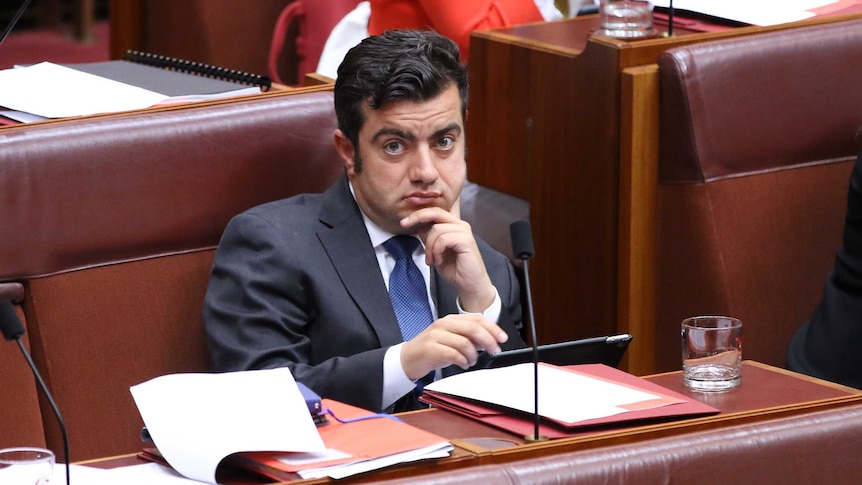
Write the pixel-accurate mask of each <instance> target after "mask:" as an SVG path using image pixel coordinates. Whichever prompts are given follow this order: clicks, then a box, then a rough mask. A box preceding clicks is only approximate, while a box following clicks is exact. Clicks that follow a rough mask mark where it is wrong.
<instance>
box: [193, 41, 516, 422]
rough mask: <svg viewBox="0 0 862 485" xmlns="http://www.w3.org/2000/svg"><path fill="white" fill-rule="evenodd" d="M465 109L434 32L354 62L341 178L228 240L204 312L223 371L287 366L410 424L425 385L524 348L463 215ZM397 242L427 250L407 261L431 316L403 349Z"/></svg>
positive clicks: (352, 56) (349, 68)
mask: <svg viewBox="0 0 862 485" xmlns="http://www.w3.org/2000/svg"><path fill="white" fill-rule="evenodd" d="M466 100H467V75H466V70H465V68H464V66H463V65H462V64H460V63H459V61H458V48H457V46H456V45H455V44H454V43H453V42H452V41H450V40H448V39H446V38H444V37H442V36H440V35H438V34H435V33H430V32H421V31H390V32H387V33H386V34H383V35H381V36H375V37H369V38H367V39H365V40H364V41H362V43H360V44H359V45H358V46H357V47H355V48H353V49H352V50H351V51H350V52H349V53H348V54H347V56H346V57H345V60H344V61H343V63H342V64H341V66H340V67H339V73H338V81H337V83H336V85H335V109H336V114H337V116H338V127H339V129H338V130H336V132H335V135H334V140H335V147H336V149H337V151H338V153H339V155H340V156H341V158H342V159H343V160H344V164H345V171H346V176H345V177H344V178H343V179H342V180H340V181H339V182H337V183H336V184H334V185H333V186H332V187H330V188H329V189H328V190H327V191H326V192H325V193H323V194H314V195H310V194H307V195H301V196H298V197H293V198H290V199H285V200H280V201H276V202H271V203H268V204H264V205H262V206H258V207H256V208H253V209H250V210H249V211H246V212H245V213H243V214H240V215H239V216H237V217H235V218H234V219H233V220H232V221H231V222H230V223H229V224H228V227H227V228H226V229H225V232H224V235H223V236H222V240H221V242H220V244H219V248H218V251H217V254H216V259H215V263H214V265H213V269H212V275H211V279H210V284H209V288H208V290H207V295H206V299H205V304H204V324H205V328H206V332H207V336H208V343H209V348H210V353H211V356H212V360H213V364H214V367H215V370H216V371H231V370H245V369H260V368H271V367H281V366H286V367H289V368H290V369H291V371H292V373H293V375H294V377H295V378H296V379H297V380H298V381H300V382H302V383H304V384H306V385H307V386H308V387H310V388H311V389H313V390H315V391H316V392H317V393H318V394H320V395H321V396H323V397H329V398H333V399H336V400H339V401H342V402H346V403H349V404H353V405H356V406H359V407H363V408H366V409H370V410H374V411H380V410H388V411H393V410H394V411H401V410H406V409H414V408H416V406H417V405H418V403H417V402H416V401H415V397H414V396H413V391H414V388H415V387H416V385H417V384H416V383H417V381H419V380H420V379H423V378H425V377H427V376H433V375H435V374H436V375H437V376H439V375H448V374H450V373H454V372H459V371H460V370H463V369H468V368H470V367H471V366H473V365H475V364H476V362H477V359H478V358H479V355H480V354H481V353H482V352H483V351H484V352H490V353H496V352H499V351H500V349H501V348H503V349H506V348H517V347H522V346H524V342H523V340H522V339H521V337H520V335H519V330H520V327H521V308H520V290H519V287H518V280H517V278H516V276H515V273H514V270H513V268H512V265H511V263H510V262H509V260H508V259H507V258H506V257H505V256H503V255H502V254H500V253H498V252H496V251H494V250H493V249H491V248H490V247H489V246H488V245H487V244H485V243H484V242H483V241H481V240H479V239H477V238H476V237H474V235H473V233H472V230H471V228H470V225H469V224H467V223H466V222H464V221H463V220H461V218H460V217H459V202H458V199H459V197H460V193H461V189H462V187H463V184H464V182H465V179H466V162H465V159H464V157H465V150H466V148H465V133H464V117H465V114H466ZM395 235H408V236H410V238H408V239H409V240H412V241H413V243H415V242H416V241H415V240H416V239H418V240H419V241H421V244H418V243H417V244H415V246H418V247H417V248H415V249H411V250H410V251H412V253H410V256H412V261H413V262H414V263H416V267H418V268H419V270H420V271H421V272H422V275H423V276H422V277H423V278H424V281H425V286H424V287H423V291H424V294H423V296H422V298H420V299H424V300H425V301H424V302H422V304H423V305H425V307H426V308H427V307H428V306H429V305H426V303H429V304H430V308H431V313H432V314H431V315H428V317H429V318H428V322H431V323H430V324H427V326H426V327H424V330H421V332H420V333H419V334H418V335H416V336H415V337H412V338H409V339H405V338H404V337H403V335H402V330H401V329H400V328H399V321H400V319H401V316H399V317H396V310H395V309H394V308H393V306H394V305H395V303H394V302H395V300H394V299H390V294H389V293H388V289H387V288H388V286H391V285H388V282H389V281H390V273H392V272H394V266H395V264H396V263H395V261H394V258H393V255H392V254H390V250H389V249H388V248H389V246H387V245H386V243H387V241H388V240H389V239H390V238H392V237H393V236H395ZM402 257H403V255H402ZM393 298H394V297H393ZM405 340H406V341H405Z"/></svg>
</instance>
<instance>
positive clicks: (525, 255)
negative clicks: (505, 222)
mask: <svg viewBox="0 0 862 485" xmlns="http://www.w3.org/2000/svg"><path fill="white" fill-rule="evenodd" d="M509 231H510V232H511V234H512V253H514V255H515V257H516V258H518V259H520V260H521V262H522V263H523V269H524V290H525V291H526V293H527V313H528V314H529V316H530V337H531V339H532V341H533V392H534V406H535V409H534V413H533V416H534V418H535V421H534V426H533V435H532V436H529V435H528V436H525V437H524V440H526V441H528V442H533V441H546V440H547V439H548V437H547V436H541V435H539V422H540V420H541V417H540V416H539V344H538V342H537V340H536V320H535V318H534V317H533V295H532V293H531V292H530V266H529V263H528V262H527V260H529V259H530V258H532V257H533V255H534V254H535V251H534V250H533V230H532V229H531V228H530V221H515V222H513V223H512V225H511V226H509Z"/></svg>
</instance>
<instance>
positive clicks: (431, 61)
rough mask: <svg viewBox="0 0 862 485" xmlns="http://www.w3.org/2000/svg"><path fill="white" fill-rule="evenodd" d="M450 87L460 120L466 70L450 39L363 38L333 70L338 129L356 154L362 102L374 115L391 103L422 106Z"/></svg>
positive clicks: (427, 34) (420, 33) (409, 33)
mask: <svg viewBox="0 0 862 485" xmlns="http://www.w3.org/2000/svg"><path fill="white" fill-rule="evenodd" d="M453 83H454V84H455V85H456V86H457V87H458V93H459V95H460V97H461V115H462V117H466V114H467V68H466V66H465V65H464V64H462V63H461V62H460V61H459V60H458V45H457V44H456V43H455V42H453V41H452V40H450V39H448V38H446V37H443V36H442V35H440V34H438V33H436V32H433V31H424V30H390V31H387V32H385V33H383V34H382V35H377V36H372V37H368V38H366V39H364V40H363V41H362V42H360V43H359V44H358V45H356V46H355V47H353V48H352V49H350V51H348V52H347V55H346V56H344V60H343V61H342V62H341V65H340V66H338V78H337V79H336V81H335V113H336V116H337V117H338V128H339V129H340V130H341V131H342V132H343V133H344V136H345V137H347V139H348V140H350V141H351V143H353V146H354V147H356V148H357V152H358V148H359V144H358V142H359V130H360V129H361V128H362V124H363V123H364V122H365V119H364V118H363V116H362V105H363V103H366V102H367V103H368V105H369V106H370V107H371V109H375V110H376V109H380V108H381V107H382V106H384V105H386V103H388V102H390V101H394V100H407V101H425V100H428V99H432V98H434V97H436V96H437V95H439V94H440V93H442V92H443V91H444V90H446V89H447V88H448V87H449V86H451V85H452V84H453Z"/></svg>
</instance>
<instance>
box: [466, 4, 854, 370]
mask: <svg viewBox="0 0 862 485" xmlns="http://www.w3.org/2000/svg"><path fill="white" fill-rule="evenodd" d="M848 18H853V17H852V16H836V17H819V18H815V19H812V20H807V21H805V22H796V23H792V24H785V25H779V26H773V27H742V28H735V29H729V30H725V31H719V32H710V33H693V32H689V31H685V30H681V29H675V32H676V35H675V36H674V37H658V38H652V39H645V40H637V41H620V40H616V39H612V38H609V37H604V36H596V35H591V33H590V32H591V31H592V30H594V29H595V28H596V27H597V26H598V18H597V16H595V15H593V16H584V17H578V18H574V19H568V20H562V21H558V22H546V23H536V24H528V25H521V26H515V27H507V28H502V29H495V30H489V31H480V32H474V33H473V34H472V35H471V39H470V40H471V43H470V70H469V76H470V109H469V116H468V119H467V146H468V147H469V150H468V159H467V163H468V176H469V178H470V180H472V181H473V182H476V183H478V184H482V185H484V186H487V187H490V188H493V189H496V190H499V191H502V192H505V193H508V194H511V195H514V196H517V197H521V198H523V199H526V200H528V201H529V202H530V218H531V220H532V227H533V236H534V240H535V248H536V257H535V259H534V260H533V261H532V263H531V273H532V279H533V281H532V283H533V291H532V294H533V298H534V301H535V316H536V323H537V328H538V330H537V334H538V340H539V341H540V343H549V342H558V341H564V340H570V339H576V338H584V337H593V336H596V335H605V334H612V333H618V332H628V333H631V334H633V335H634V336H635V338H634V340H633V341H632V344H631V346H630V347H629V350H628V352H627V355H626V361H625V362H624V363H623V366H622V367H623V368H625V369H627V370H628V371H629V372H632V373H634V374H637V375H644V374H651V373H654V372H656V369H655V368H654V367H655V366H654V363H653V353H654V340H655V336H654V329H655V301H654V296H653V294H654V291H655V290H654V278H655V269H654V268H653V266H652V264H653V261H654V259H655V244H656V242H655V220H654V218H655V206H656V184H657V152H658V149H657V139H658V136H657V133H658V130H659V126H658V76H657V68H656V67H655V65H654V63H655V62H656V60H657V58H658V55H659V54H660V53H661V52H663V51H665V50H667V49H669V48H672V47H678V46H682V45H685V44H692V43H696V42H704V41H709V40H718V39H723V38H729V37H734V36H742V35H751V34H756V33H761V32H768V31H775V30H779V29H786V28H790V27H796V26H802V25H811V24H816V23H825V22H832V21H837V20H846V19H848Z"/></svg>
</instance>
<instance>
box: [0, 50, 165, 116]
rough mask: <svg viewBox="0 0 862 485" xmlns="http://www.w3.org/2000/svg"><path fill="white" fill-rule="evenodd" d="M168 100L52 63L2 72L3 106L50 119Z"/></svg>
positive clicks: (148, 104)
mask: <svg viewBox="0 0 862 485" xmlns="http://www.w3.org/2000/svg"><path fill="white" fill-rule="evenodd" d="M168 98H169V97H168V96H165V95H163V94H159V93H155V92H152V91H147V90H146V89H142V88H139V87H137V86H131V85H129V84H124V83H121V82H117V81H114V80H111V79H107V78H103V77H100V76H96V75H93V74H88V73H85V72H81V71H77V70H75V69H70V68H68V67H64V66H60V65H57V64H53V63H50V62H40V63H39V64H34V65H32V66H29V67H22V68H16V69H4V70H0V106H3V107H5V108H9V109H12V110H16V111H24V112H25V113H31V114H34V115H38V116H44V117H46V118H66V117H71V116H83V115H92V114H97V113H113V112H118V111H128V110H135V109H143V108H148V107H150V106H153V105H155V104H157V103H160V102H162V101H164V100H166V99H168Z"/></svg>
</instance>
